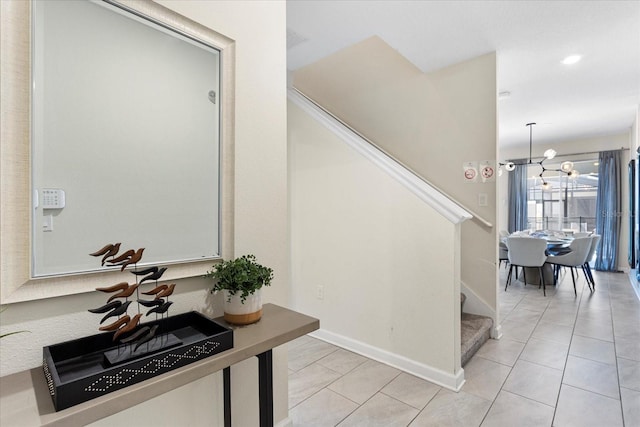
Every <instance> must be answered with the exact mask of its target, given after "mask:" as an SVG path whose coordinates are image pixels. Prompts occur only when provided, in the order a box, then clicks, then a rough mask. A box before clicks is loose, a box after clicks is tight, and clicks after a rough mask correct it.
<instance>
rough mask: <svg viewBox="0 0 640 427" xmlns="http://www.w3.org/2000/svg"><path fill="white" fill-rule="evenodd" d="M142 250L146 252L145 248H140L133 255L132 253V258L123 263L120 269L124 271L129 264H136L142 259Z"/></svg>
mask: <svg viewBox="0 0 640 427" xmlns="http://www.w3.org/2000/svg"><path fill="white" fill-rule="evenodd" d="M142 252H144V248H140V249H138V250H137V251H136V252H135V253H134V254H133V255H131V258H129V259H128V260H126V261H125V262H123V263H122V267H121V268H120V271H124V269H125V268H127V266H128V265H130V264H136V263H137V262H138V261H140V260H141V259H142Z"/></svg>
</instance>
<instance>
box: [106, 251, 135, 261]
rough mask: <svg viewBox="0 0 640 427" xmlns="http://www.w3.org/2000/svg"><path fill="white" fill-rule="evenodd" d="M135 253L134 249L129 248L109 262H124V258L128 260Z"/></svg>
mask: <svg viewBox="0 0 640 427" xmlns="http://www.w3.org/2000/svg"><path fill="white" fill-rule="evenodd" d="M134 253H135V251H134V250H133V249H129V250H128V251H126V252H124V253H122V254H120V255H118V256H117V257H116V258H114V259H110V260H109V261H107V262H108V263H109V264H117V263H119V262H122V261H124V260H127V259H129V258H131V257H132V256H133V254H134Z"/></svg>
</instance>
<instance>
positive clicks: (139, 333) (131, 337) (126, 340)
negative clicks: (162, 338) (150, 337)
mask: <svg viewBox="0 0 640 427" xmlns="http://www.w3.org/2000/svg"><path fill="white" fill-rule="evenodd" d="M156 326H157V325H156ZM149 329H151V328H149V327H148V326H143V327H141V328H140V329H138V330H137V331H135V333H133V334H131V335H129V336H128V337H126V338H122V339H121V340H120V342H121V343H122V344H127V343H130V342H132V341H135V340H137V339H138V338H140V337H141V336H143V335H145V334H146V333H147V332H148V331H149Z"/></svg>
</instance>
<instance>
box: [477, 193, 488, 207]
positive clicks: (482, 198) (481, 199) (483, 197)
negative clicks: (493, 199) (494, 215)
mask: <svg viewBox="0 0 640 427" xmlns="http://www.w3.org/2000/svg"><path fill="white" fill-rule="evenodd" d="M487 199H488V197H487V193H478V206H488V201H487Z"/></svg>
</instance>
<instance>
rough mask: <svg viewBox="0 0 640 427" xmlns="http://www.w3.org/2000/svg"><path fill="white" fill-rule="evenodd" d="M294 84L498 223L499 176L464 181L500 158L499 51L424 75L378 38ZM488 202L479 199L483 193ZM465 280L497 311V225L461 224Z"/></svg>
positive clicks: (300, 75) (298, 75) (298, 76)
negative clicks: (466, 171) (475, 168)
mask: <svg viewBox="0 0 640 427" xmlns="http://www.w3.org/2000/svg"><path fill="white" fill-rule="evenodd" d="M293 85H294V87H295V88H296V89H299V90H300V91H301V92H303V93H304V94H306V95H308V96H309V97H310V98H312V99H313V100H315V101H316V102H318V103H319V104H320V105H322V106H323V107H324V108H326V109H327V110H328V111H330V112H331V113H332V114H334V115H335V116H337V117H339V118H340V119H341V120H342V121H344V122H345V123H347V124H348V125H349V126H351V127H352V128H354V129H356V130H357V131H358V132H359V133H361V134H363V135H364V136H365V137H367V138H368V139H369V140H371V141H372V142H373V143H374V144H376V145H377V146H378V147H380V148H382V149H383V150H384V151H385V152H386V153H389V154H390V155H391V156H393V157H394V158H396V159H398V160H399V161H400V162H401V163H403V164H405V165H406V166H408V167H409V168H410V169H412V170H414V171H415V172H417V173H418V174H419V175H420V176H422V177H424V178H425V179H427V180H428V181H430V182H431V183H433V184H434V185H435V186H436V187H439V188H440V189H442V190H444V191H445V192H446V193H448V194H450V195H451V196H452V197H453V198H454V199H455V200H457V201H458V202H459V203H461V204H462V205H463V206H465V207H467V209H470V210H472V211H474V212H476V213H477V214H479V215H480V216H481V217H483V218H485V219H486V220H488V221H489V222H491V223H493V224H495V223H496V207H497V205H496V187H497V184H496V182H492V183H484V184H483V183H472V184H468V183H465V182H464V179H463V175H462V167H463V163H464V162H467V161H474V160H475V161H481V160H495V159H496V141H497V111H496V57H495V54H488V55H484V56H481V57H479V58H475V59H472V60H469V61H466V62H463V63H460V64H457V65H454V66H451V67H448V68H445V69H442V70H439V71H436V72H432V73H428V74H423V73H422V72H420V70H418V69H417V68H415V67H414V66H413V65H412V64H411V63H410V62H408V61H407V60H406V59H405V58H403V57H402V56H401V55H400V54H399V53H398V52H397V51H395V50H393V49H392V48H391V47H390V46H389V45H387V44H386V43H385V42H384V41H383V40H381V39H380V38H378V37H372V38H369V39H367V40H364V41H362V42H360V43H358V44H356V45H353V46H350V47H348V48H346V49H343V50H342V51H340V52H337V53H336V54H334V55H331V56H329V57H326V58H324V59H322V60H320V61H318V62H316V63H314V64H311V65H309V66H307V67H305V68H302V69H300V70H296V71H295V73H294V76H293ZM479 193H484V194H486V195H487V200H488V205H487V206H486V207H481V206H479V204H478V194H479ZM461 236H462V250H461V251H462V281H463V282H464V283H465V284H466V285H467V286H468V287H469V288H470V289H471V290H472V291H473V292H474V293H475V294H476V295H477V296H478V297H479V298H480V299H481V300H483V301H484V302H485V303H486V305H487V306H488V308H489V312H493V313H495V308H496V280H497V279H496V259H497V249H496V248H497V244H496V241H497V240H496V230H495V227H494V228H488V227H485V226H483V225H481V224H480V223H479V222H478V221H476V220H469V221H467V222H465V223H464V224H463V226H462V233H461Z"/></svg>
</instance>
